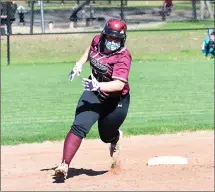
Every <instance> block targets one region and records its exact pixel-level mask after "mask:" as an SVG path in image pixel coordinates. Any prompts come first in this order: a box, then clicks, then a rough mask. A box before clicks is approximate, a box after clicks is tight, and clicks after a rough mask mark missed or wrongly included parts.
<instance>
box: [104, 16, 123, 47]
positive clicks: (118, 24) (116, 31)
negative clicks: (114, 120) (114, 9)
mask: <svg viewBox="0 0 215 192" xmlns="http://www.w3.org/2000/svg"><path fill="white" fill-rule="evenodd" d="M126 32H127V24H126V23H125V21H123V20H121V19H115V18H113V19H109V20H108V21H107V22H106V24H105V27H104V29H103V31H102V35H103V36H105V35H111V36H115V37H119V38H121V40H122V41H121V46H124V44H125V41H126Z"/></svg>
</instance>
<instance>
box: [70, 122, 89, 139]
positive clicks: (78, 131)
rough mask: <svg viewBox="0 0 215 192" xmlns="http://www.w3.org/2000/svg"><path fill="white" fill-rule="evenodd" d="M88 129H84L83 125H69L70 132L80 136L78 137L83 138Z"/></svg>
mask: <svg viewBox="0 0 215 192" xmlns="http://www.w3.org/2000/svg"><path fill="white" fill-rule="evenodd" d="M87 130H88V129H86V128H85V127H84V126H82V125H72V127H71V132H72V133H73V134H74V135H76V136H78V137H80V138H85V137H86V135H87V134H88V132H89V131H87Z"/></svg>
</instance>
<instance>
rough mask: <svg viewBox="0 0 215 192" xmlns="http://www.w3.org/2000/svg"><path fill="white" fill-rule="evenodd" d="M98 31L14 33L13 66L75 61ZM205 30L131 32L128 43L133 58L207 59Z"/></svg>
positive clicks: (4, 59) (4, 48) (3, 51)
mask: <svg viewBox="0 0 215 192" xmlns="http://www.w3.org/2000/svg"><path fill="white" fill-rule="evenodd" d="M96 34H98V33H80V34H45V35H39V34H38V35H12V36H10V42H11V47H10V52H11V64H12V65H25V64H32V65H36V64H55V63H71V64H72V63H75V61H77V60H78V59H79V58H80V56H81V55H82V54H83V52H84V50H85V49H86V47H87V46H88V45H89V44H90V43H91V40H92V38H93V37H94V35H96ZM205 35H206V34H205V30H204V29H198V30H172V31H171V30H167V31H139V32H128V34H127V36H128V37H127V42H126V46H127V47H128V49H129V50H130V52H131V54H132V57H133V60H141V61H143V62H147V61H155V60H159V61H162V60H163V61H167V60H170V61H173V62H175V61H177V60H184V61H186V62H187V61H191V60H195V61H197V62H199V59H200V60H201V58H204V57H203V55H202V53H201V46H202V42H203V39H204V37H205ZM1 63H2V65H7V43H6V37H4V38H3V39H2V48H1Z"/></svg>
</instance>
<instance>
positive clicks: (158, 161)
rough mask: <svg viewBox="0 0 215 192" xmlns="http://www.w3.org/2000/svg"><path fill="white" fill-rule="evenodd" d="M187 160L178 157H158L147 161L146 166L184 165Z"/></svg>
mask: <svg viewBox="0 0 215 192" xmlns="http://www.w3.org/2000/svg"><path fill="white" fill-rule="evenodd" d="M186 164H188V160H187V158H185V157H180V156H158V157H153V158H151V159H149V160H148V162H147V165H148V166H151V165H186Z"/></svg>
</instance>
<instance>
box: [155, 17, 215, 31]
mask: <svg viewBox="0 0 215 192" xmlns="http://www.w3.org/2000/svg"><path fill="white" fill-rule="evenodd" d="M159 28H160V29H183V28H186V29H187V28H188V29H190V28H214V19H208V20H197V21H192V20H191V21H174V22H167V23H165V24H164V25H162V26H161V27H159Z"/></svg>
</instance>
